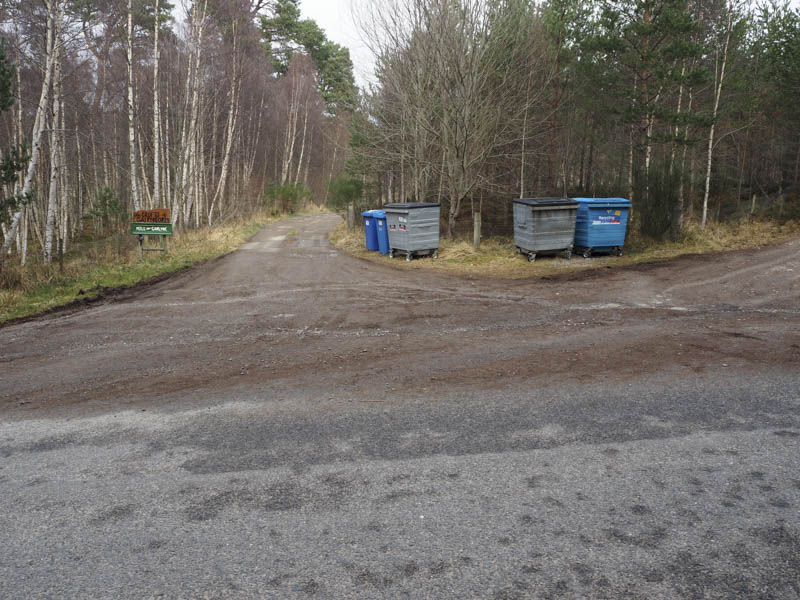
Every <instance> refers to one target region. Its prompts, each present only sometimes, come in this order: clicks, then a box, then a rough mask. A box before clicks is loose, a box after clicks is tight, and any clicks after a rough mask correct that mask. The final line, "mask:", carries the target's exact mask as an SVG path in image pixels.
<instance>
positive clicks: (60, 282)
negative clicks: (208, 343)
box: [0, 215, 278, 323]
mask: <svg viewBox="0 0 800 600" xmlns="http://www.w3.org/2000/svg"><path fill="white" fill-rule="evenodd" d="M276 220H278V218H277V217H269V216H267V215H259V216H256V217H254V218H251V219H246V220H240V221H235V222H232V223H229V224H225V225H220V226H216V227H214V228H211V229H209V228H204V229H199V230H179V231H177V232H176V233H175V235H172V236H171V237H170V239H169V251H168V252H145V253H144V259H143V260H139V250H138V245H137V241H136V236H133V235H130V234H128V233H122V234H120V237H119V239H117V238H116V236H112V237H111V238H108V239H105V240H95V241H92V242H90V243H81V244H78V245H77V247H76V248H75V249H74V250H70V251H68V252H67V254H66V255H65V256H64V264H63V272H62V270H61V268H60V266H59V264H58V260H57V259H54V261H53V263H52V264H50V265H46V264H43V263H42V262H41V260H39V259H38V258H37V259H32V260H29V262H28V264H27V265H26V266H25V267H20V266H19V265H16V264H12V263H11V261H7V262H6V263H5V265H4V267H3V271H2V273H0V323H3V322H6V321H9V320H11V319H17V318H21V317H26V316H30V315H32V314H36V313H42V312H46V311H48V310H52V309H54V308H56V307H59V306H64V305H67V304H70V303H72V302H74V301H76V300H88V299H92V298H95V297H97V296H101V295H104V294H106V293H108V291H109V290H115V289H119V288H127V287H130V286H132V285H134V284H137V283H139V282H143V281H147V280H149V279H153V278H156V277H160V276H163V275H165V274H167V273H173V272H176V271H180V270H182V269H185V268H187V267H190V266H192V265H196V264H199V263H202V262H205V261H207V260H211V259H213V258H217V257H219V256H222V255H224V254H227V253H228V252H231V251H233V250H235V249H236V248H238V247H239V246H241V245H242V244H243V243H244V242H245V241H247V240H248V239H249V238H250V237H252V236H253V235H254V234H255V233H256V232H257V231H258V230H259V229H261V228H262V227H263V226H265V225H267V224H269V223H271V222H274V221H276ZM145 247H158V245H157V243H155V242H152V241H150V242H146V246H145Z"/></svg>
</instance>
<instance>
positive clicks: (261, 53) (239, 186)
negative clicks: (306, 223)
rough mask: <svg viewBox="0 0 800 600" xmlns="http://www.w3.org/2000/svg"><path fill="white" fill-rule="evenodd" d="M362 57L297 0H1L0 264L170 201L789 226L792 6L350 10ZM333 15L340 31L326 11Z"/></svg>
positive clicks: (208, 210)
mask: <svg viewBox="0 0 800 600" xmlns="http://www.w3.org/2000/svg"><path fill="white" fill-rule="evenodd" d="M353 9H354V10H353V12H354V18H355V19H356V22H357V26H358V27H359V29H360V31H361V34H362V36H363V39H364V40H365V42H366V43H367V44H368V46H369V47H370V50H371V51H372V52H373V55H374V57H375V61H376V63H375V64H376V67H375V76H374V80H373V81H372V82H371V83H370V84H368V85H367V86H366V87H365V88H363V89H358V87H357V86H356V84H355V80H354V77H353V64H352V61H351V58H350V54H349V51H348V49H347V48H345V47H342V46H340V45H338V44H336V43H334V42H332V41H330V40H329V39H328V38H327V36H326V33H325V31H323V30H322V29H321V28H320V27H319V26H318V25H317V24H316V23H315V22H314V21H312V20H309V19H304V18H302V16H301V13H300V3H299V1H298V0H276V1H271V2H267V0H191V1H189V0H187V2H186V3H185V4H184V5H181V6H173V5H172V4H170V3H169V2H167V1H166V0H10V1H9V0H5V1H4V2H2V4H1V5H0V36H2V46H1V47H0V48H1V49H0V111H2V112H0V150H2V168H0V178H1V179H0V184H2V193H1V194H0V196H1V198H0V229H1V233H2V254H1V255H0V256H2V259H0V264H2V262H3V261H6V262H9V261H13V263H14V264H16V265H22V266H24V265H25V264H26V261H29V260H32V259H36V260H39V261H42V262H44V263H49V262H50V261H52V260H53V256H54V254H55V253H56V252H57V249H58V248H60V250H61V251H62V252H67V251H69V249H70V248H73V247H79V246H80V244H82V243H85V242H87V241H90V240H94V239H103V238H105V237H107V236H109V235H111V234H113V233H119V232H121V231H125V230H126V227H127V226H128V223H129V221H130V216H131V214H132V212H133V211H134V210H139V209H151V208H169V209H171V218H172V221H173V225H174V227H175V228H176V230H178V231H180V230H182V229H185V230H188V229H197V228H204V227H214V226H215V225H217V224H220V223H224V222H226V221H228V220H230V219H234V218H238V217H243V216H247V215H251V214H254V213H256V212H259V211H264V210H268V211H272V212H275V213H280V212H287V211H292V210H294V209H295V208H296V207H298V206H301V205H303V204H309V203H315V204H317V205H321V206H322V205H327V206H330V207H332V208H340V207H341V206H343V205H344V204H347V203H350V202H353V203H355V204H357V205H358V206H363V207H367V206H369V207H374V206H377V205H380V204H383V203H386V202H393V201H394V202H398V201H422V200H425V201H437V202H441V204H442V209H443V210H442V214H443V226H444V233H445V234H446V235H447V236H449V237H453V236H458V235H461V234H463V233H464V232H465V231H466V230H467V229H469V230H470V231H471V230H472V223H473V219H474V218H475V217H476V215H482V217H483V218H482V221H483V227H484V233H486V234H487V235H495V234H507V233H508V231H509V227H510V219H511V213H510V204H511V203H510V200H511V199H512V198H515V197H535V196H622V197H627V198H630V199H631V200H632V201H633V206H634V209H633V225H634V230H635V231H636V232H637V233H640V234H642V235H645V236H648V237H651V238H653V239H664V238H671V239H680V236H681V234H682V232H683V230H684V228H685V226H686V224H687V223H688V222H690V221H691V222H696V223H697V224H698V225H699V226H700V227H701V228H705V227H706V225H707V224H708V223H709V222H714V221H719V220H726V219H727V220H730V219H748V218H750V219H752V218H753V217H754V216H757V217H758V218H775V219H784V220H785V219H791V218H798V217H799V216H800V214H799V213H800V209H798V203H797V190H798V176H800V103H798V102H797V97H798V94H799V93H800V12H798V9H797V8H794V7H793V5H791V4H788V3H778V2H774V1H773V2H770V1H766V2H754V1H749V0H631V1H622V0H572V1H568V0H543V1H541V2H533V1H530V0H363V1H361V2H357V3H356V4H355V5H354V7H353ZM343 18H346V17H343Z"/></svg>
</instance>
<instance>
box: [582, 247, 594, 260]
mask: <svg viewBox="0 0 800 600" xmlns="http://www.w3.org/2000/svg"><path fill="white" fill-rule="evenodd" d="M591 255H592V249H591V248H584V249H583V258H589V257H590V256H591Z"/></svg>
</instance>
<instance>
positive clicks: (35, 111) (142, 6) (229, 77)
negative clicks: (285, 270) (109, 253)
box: [0, 0, 357, 264]
mask: <svg viewBox="0 0 800 600" xmlns="http://www.w3.org/2000/svg"><path fill="white" fill-rule="evenodd" d="M176 15H178V16H180V15H182V16H183V18H182V19H181V18H180V17H176ZM0 31H1V33H2V37H3V46H2V47H3V56H2V58H3V61H2V64H3V66H4V68H3V69H2V71H0V79H2V80H3V83H2V85H0V94H3V95H4V100H5V102H3V104H2V105H0V108H2V109H4V112H3V113H2V127H1V129H0V140H2V141H0V148H2V149H3V152H4V155H3V156H4V159H3V169H2V174H3V194H2V206H0V223H2V233H3V247H2V251H3V257H4V258H6V260H8V256H9V254H10V255H12V256H13V257H14V258H16V259H17V260H19V261H20V262H21V263H22V264H24V263H25V262H26V260H28V259H29V258H30V257H34V256H40V257H42V259H43V260H44V261H45V262H50V261H51V260H52V258H53V256H54V253H55V252H56V241H58V242H59V243H60V244H61V249H62V251H63V252H67V251H68V250H69V249H70V248H71V246H72V245H73V244H78V243H80V242H81V241H83V240H90V239H93V238H101V237H103V236H106V235H108V234H110V233H112V232H118V231H120V230H122V231H124V230H125V228H126V227H127V226H128V224H129V222H130V216H131V214H132V212H133V211H135V210H139V209H148V208H169V209H170V210H171V218H172V221H173V224H174V226H175V227H176V228H198V227H205V226H214V225H215V224H216V223H221V222H224V221H226V220H229V219H231V218H235V217H237V216H238V217H241V216H246V215H249V214H252V213H253V212H254V211H259V210H263V208H264V205H265V203H267V204H269V205H270V207H272V209H274V210H278V211H279V210H287V209H289V208H291V206H292V205H293V204H294V203H297V202H302V201H305V200H306V199H308V198H312V197H313V198H318V199H320V200H319V201H321V202H324V200H325V194H326V190H327V188H328V184H329V182H330V180H331V179H332V178H333V177H335V176H337V175H338V174H339V173H340V172H342V170H343V169H344V166H345V161H346V160H347V154H346V148H347V140H348V123H349V117H348V115H349V113H350V111H351V110H352V108H353V107H355V106H356V104H357V101H356V99H357V90H356V87H355V83H354V80H353V67H352V63H351V60H350V55H349V51H348V50H347V49H346V48H343V47H341V46H339V45H338V44H335V43H333V42H331V41H330V40H328V39H327V37H326V36H325V33H324V32H323V31H322V30H321V29H320V28H319V27H318V26H317V25H316V24H315V23H314V22H313V21H311V20H308V19H303V18H302V17H301V15H300V11H299V8H298V6H297V4H296V3H295V2H293V1H292V0H281V1H280V2H278V3H277V4H275V3H270V4H267V3H266V2H265V1H264V0H199V1H195V2H191V3H190V4H188V5H186V6H181V7H175V6H173V5H171V4H169V3H168V2H166V1H165V0H34V1H29V0H25V1H22V0H16V1H13V2H10V3H9V2H4V3H3V9H2V13H1V14H0Z"/></svg>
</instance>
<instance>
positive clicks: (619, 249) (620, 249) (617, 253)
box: [616, 246, 622, 256]
mask: <svg viewBox="0 0 800 600" xmlns="http://www.w3.org/2000/svg"><path fill="white" fill-rule="evenodd" d="M616 255H617V256H622V248H620V247H619V246H617V251H616Z"/></svg>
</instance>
